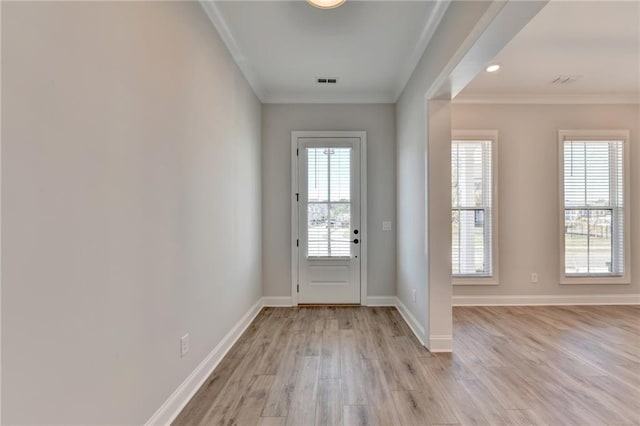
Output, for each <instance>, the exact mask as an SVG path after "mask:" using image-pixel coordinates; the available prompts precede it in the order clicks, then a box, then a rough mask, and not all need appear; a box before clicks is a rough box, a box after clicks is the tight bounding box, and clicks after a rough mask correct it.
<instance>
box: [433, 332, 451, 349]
mask: <svg viewBox="0 0 640 426" xmlns="http://www.w3.org/2000/svg"><path fill="white" fill-rule="evenodd" d="M427 349H429V352H453V336H451V335H446V336H429V347H428V348H427Z"/></svg>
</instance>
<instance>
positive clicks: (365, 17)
mask: <svg viewBox="0 0 640 426" xmlns="http://www.w3.org/2000/svg"><path fill="white" fill-rule="evenodd" d="M202 4H203V7H204V8H205V10H206V12H207V14H208V15H209V17H210V18H211V20H212V22H213V23H214V25H215V26H216V28H217V30H218V32H219V33H220V35H221V37H222V39H223V40H224V41H225V43H226V45H227V47H228V48H229V50H230V52H231V54H232V55H233V57H234V59H235V60H236V62H237V63H238V65H239V66H240V68H241V69H242V71H243V73H244V74H245V76H246V77H247V79H248V80H249V82H250V84H251V85H252V87H253V89H254V91H255V92H256V94H257V95H258V97H260V99H261V100H262V101H263V102H265V103H270V102H273V103H277V102H353V103H357V102H395V101H396V100H397V98H398V95H399V94H400V92H401V91H402V89H403V88H404V85H405V84H406V82H407V80H408V78H409V76H410V74H411V72H412V71H413V69H414V68H415V65H416V64H417V62H418V60H419V59H420V57H421V56H422V54H423V52H424V49H425V47H426V44H427V43H428V41H429V39H430V38H431V36H432V34H433V32H434V31H435V28H436V27H437V25H438V24H439V22H440V19H441V18H442V15H443V14H444V11H445V10H446V7H447V5H448V4H449V2H448V1H439V2H435V1H416V0H413V1H353V0H347V2H346V3H345V4H344V5H343V6H341V7H339V8H337V9H333V10H320V9H315V8H313V7H311V6H309V5H308V4H307V2H306V1H213V2H212V1H202ZM318 77H337V78H338V83H337V84H336V85H327V84H324V85H319V84H318V83H317V82H316V79H317V78H318Z"/></svg>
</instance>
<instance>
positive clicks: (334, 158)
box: [307, 148, 351, 257]
mask: <svg viewBox="0 0 640 426" xmlns="http://www.w3.org/2000/svg"><path fill="white" fill-rule="evenodd" d="M307 173H308V176H307V194H308V197H307V221H308V223H307V232H308V235H307V237H308V240H307V241H308V250H307V257H350V256H351V242H350V240H349V236H350V234H351V148H307Z"/></svg>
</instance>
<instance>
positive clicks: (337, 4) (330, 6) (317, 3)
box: [307, 0, 347, 9]
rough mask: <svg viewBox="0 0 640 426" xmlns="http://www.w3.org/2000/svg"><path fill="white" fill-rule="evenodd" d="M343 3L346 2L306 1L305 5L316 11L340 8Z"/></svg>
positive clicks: (333, 0)
mask: <svg viewBox="0 0 640 426" xmlns="http://www.w3.org/2000/svg"><path fill="white" fill-rule="evenodd" d="M345 1H347V0H307V3H309V4H310V5H311V6H313V7H317V8H318V9H335V8H336V7H340V6H342V5H343V4H344V2H345Z"/></svg>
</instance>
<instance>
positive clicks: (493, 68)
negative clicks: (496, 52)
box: [487, 64, 500, 72]
mask: <svg viewBox="0 0 640 426" xmlns="http://www.w3.org/2000/svg"><path fill="white" fill-rule="evenodd" d="M499 69H500V65H498V64H493V65H489V66H488V67H487V72H496V71H498V70H499Z"/></svg>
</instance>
